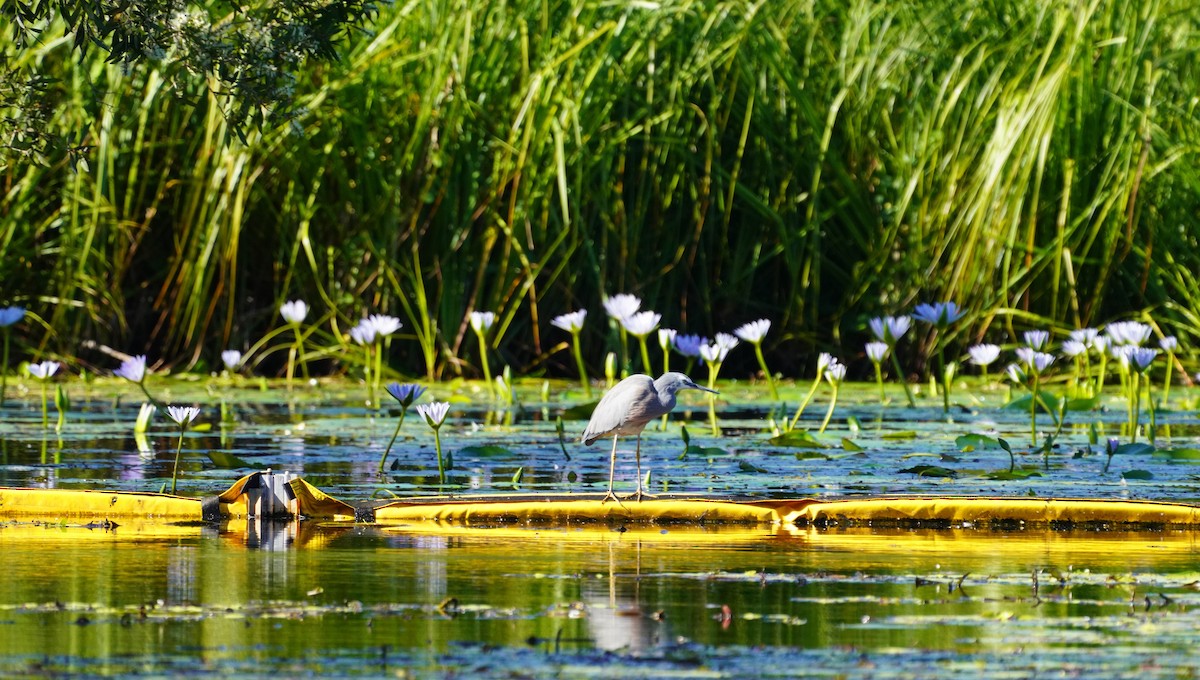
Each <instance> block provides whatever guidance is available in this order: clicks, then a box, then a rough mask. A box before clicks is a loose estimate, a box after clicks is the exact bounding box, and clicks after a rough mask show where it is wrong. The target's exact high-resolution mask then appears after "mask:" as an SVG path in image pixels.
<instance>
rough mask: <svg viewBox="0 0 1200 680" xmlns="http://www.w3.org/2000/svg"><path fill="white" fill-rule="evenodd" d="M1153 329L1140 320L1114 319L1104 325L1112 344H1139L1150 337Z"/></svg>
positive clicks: (1105, 332)
mask: <svg viewBox="0 0 1200 680" xmlns="http://www.w3.org/2000/svg"><path fill="white" fill-rule="evenodd" d="M1152 332H1153V329H1151V328H1150V326H1149V325H1148V324H1144V323H1142V322H1140V321H1114V322H1113V323H1110V324H1108V325H1107V326H1105V327H1104V334H1105V335H1107V336H1108V339H1109V341H1110V343H1111V344H1113V345H1139V346H1140V345H1141V344H1142V343H1144V342H1146V341H1147V340H1149V339H1150V334H1151V333H1152Z"/></svg>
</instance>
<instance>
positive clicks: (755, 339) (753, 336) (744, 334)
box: [733, 319, 771, 345]
mask: <svg viewBox="0 0 1200 680" xmlns="http://www.w3.org/2000/svg"><path fill="white" fill-rule="evenodd" d="M769 330H771V321H770V319H759V320H758V321H751V322H750V323H746V324H742V325H741V326H738V327H737V328H736V329H734V331H733V334H734V335H736V336H738V337H739V338H741V339H742V340H745V341H746V342H748V343H750V344H752V345H756V344H758V343H760V342H762V341H763V338H765V337H767V331H769Z"/></svg>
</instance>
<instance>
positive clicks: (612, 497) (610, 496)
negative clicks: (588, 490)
mask: <svg viewBox="0 0 1200 680" xmlns="http://www.w3.org/2000/svg"><path fill="white" fill-rule="evenodd" d="M609 501H612V502H614V503H616V504H617V505H621V499H620V498H617V494H615V493H613V492H612V491H609V492H608V493H606V494H604V498H601V499H600V504H601V505H604V504H605V503H607V502H609ZM622 507H623V506H622Z"/></svg>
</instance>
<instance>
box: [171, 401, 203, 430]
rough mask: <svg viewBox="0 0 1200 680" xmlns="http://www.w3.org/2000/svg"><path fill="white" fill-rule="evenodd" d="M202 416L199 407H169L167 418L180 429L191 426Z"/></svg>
mask: <svg viewBox="0 0 1200 680" xmlns="http://www.w3.org/2000/svg"><path fill="white" fill-rule="evenodd" d="M199 415H200V408H199V407H197V406H168V407H167V417H168V418H170V419H171V420H173V421H174V422H175V424H176V425H179V426H180V427H186V426H187V425H189V424H191V422H192V421H193V420H195V419H196V417H197V416H199Z"/></svg>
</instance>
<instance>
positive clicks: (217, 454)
mask: <svg viewBox="0 0 1200 680" xmlns="http://www.w3.org/2000/svg"><path fill="white" fill-rule="evenodd" d="M208 459H209V460H210V461H212V464H213V465H215V466H217V467H219V468H222V469H226V470H239V469H242V468H255V467H257V466H256V465H251V464H250V463H247V462H246V461H244V460H242V459H241V458H238V457H237V456H235V455H233V454H232V453H229V452H228V451H209V452H208Z"/></svg>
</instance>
